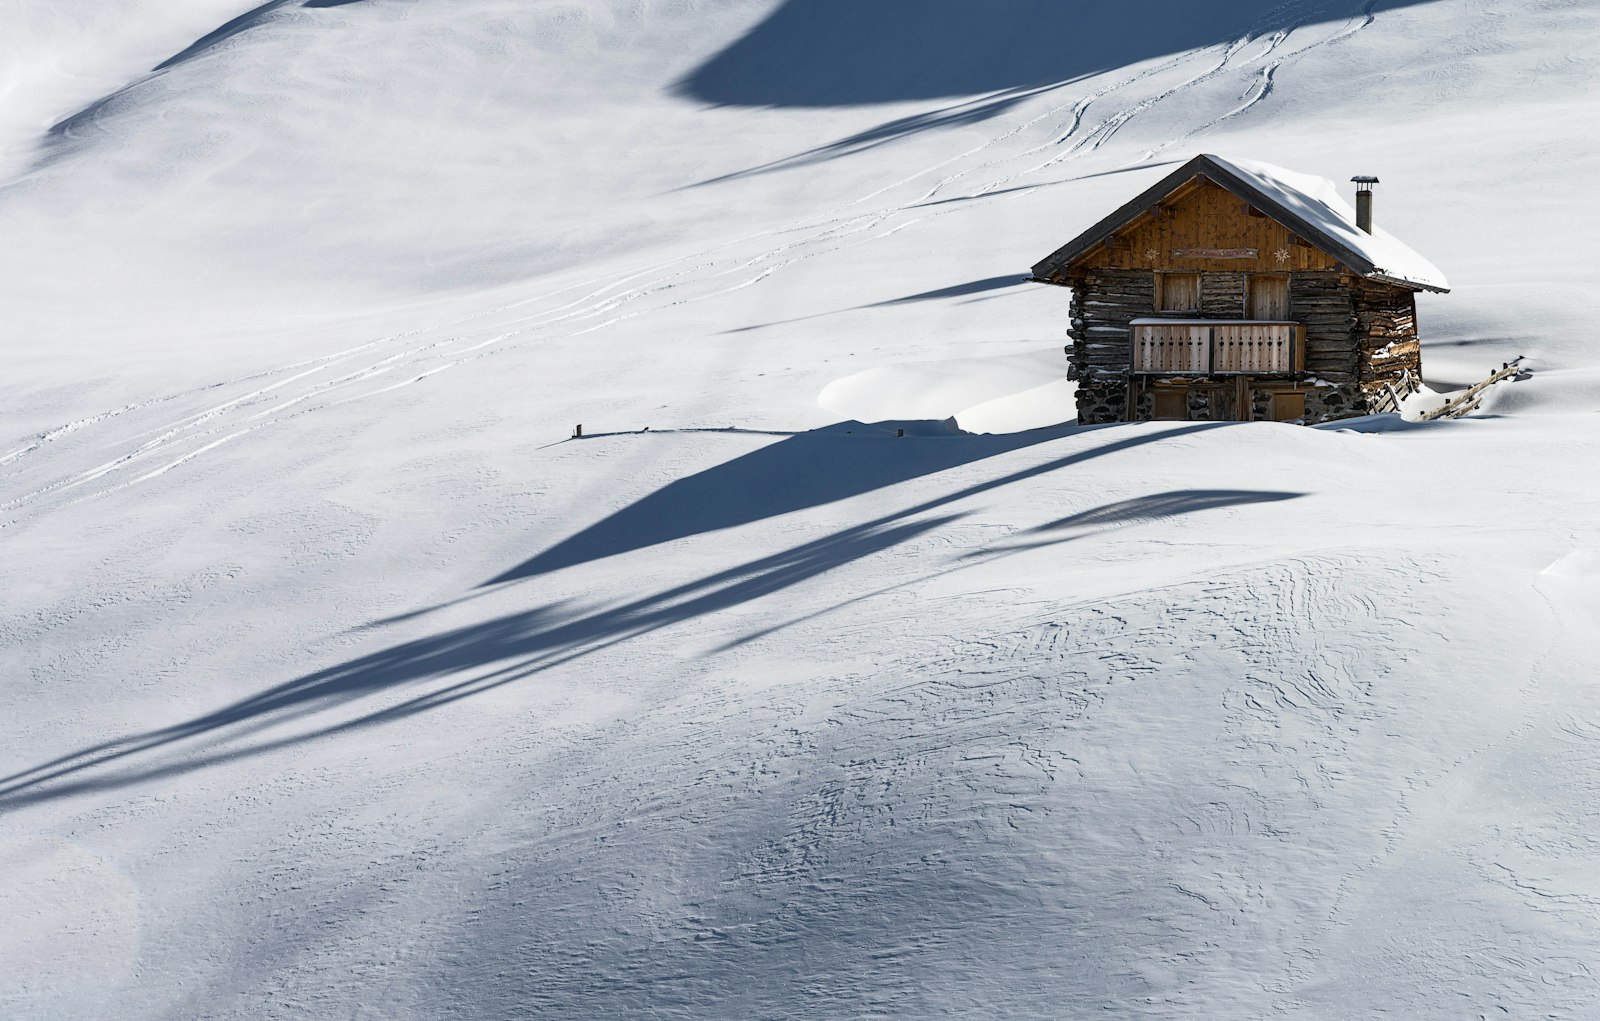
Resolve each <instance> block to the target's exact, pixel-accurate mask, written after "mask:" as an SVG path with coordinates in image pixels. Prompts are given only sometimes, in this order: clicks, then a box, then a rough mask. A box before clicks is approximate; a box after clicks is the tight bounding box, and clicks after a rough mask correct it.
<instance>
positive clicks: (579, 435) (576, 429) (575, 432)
mask: <svg viewBox="0 0 1600 1021" xmlns="http://www.w3.org/2000/svg"><path fill="white" fill-rule="evenodd" d="M572 438H573V439H575V440H581V439H583V426H581V425H575V426H573V427H572Z"/></svg>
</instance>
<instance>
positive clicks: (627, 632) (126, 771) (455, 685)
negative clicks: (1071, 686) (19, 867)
mask: <svg viewBox="0 0 1600 1021" xmlns="http://www.w3.org/2000/svg"><path fill="white" fill-rule="evenodd" d="M1228 425H1229V423H1220V422H1201V423H1195V424H1193V425H1189V426H1184V427H1180V428H1175V429H1169V430H1164V431H1161V432H1151V431H1146V430H1140V432H1139V434H1138V435H1135V436H1127V437H1126V438H1124V439H1121V440H1115V441H1113V442H1109V443H1105V444H1103V445H1101V446H1098V447H1092V448H1090V449H1088V450H1080V451H1076V452H1074V453H1071V454H1067V455H1064V456H1063V457H1060V458H1056V459H1054V460H1051V461H1046V462H1044V463H1041V464H1037V465H1033V466H1031V467H1028V468H1024V469H1020V470H1018V471H1015V472H1011V473H1010V474H1007V475H1003V476H1000V477H998V478H993V479H989V480H986V481H984V482H979V483H976V484H973V485H970V486H967V487H965V488H962V489H959V490H955V491H952V492H949V493H946V494H944V495H942V496H938V497H935V498H934V499H932V500H927V501H924V502H922V503H920V504H916V505H914V506H911V507H907V508H904V509H902V510H899V511H895V512H892V513H890V514H886V515H883V516H881V517H879V518H876V519H874V520H872V521H867V522H864V523H862V524H859V525H854V526H851V527H849V528H846V529H843V530H841V531H839V532H837V533H835V534H833V535H830V536H827V537H825V538H822V539H818V540H814V541H812V542H807V543H802V544H800V545H798V546H794V547H792V548H790V549H787V550H783V551H781V552H779V553H776V554H773V555H770V556H766V557H761V558H758V559H756V560H753V561H750V562H747V563H744V564H741V565H738V566H736V567H733V568H729V569H727V570H724V571H719V572H717V573H715V574H712V575H709V576H707V577H704V578H700V579H696V580H694V581H691V582H687V583H685V584H682V585H677V586H674V587H672V588H669V589H666V590H663V591H661V592H657V593H653V594H651V595H648V596H644V597H641V598H638V599H635V600H633V601H631V602H627V603H623V604H620V605H616V606H609V607H607V606H592V607H584V608H580V607H576V606H572V605H570V604H567V603H555V604H550V605H546V606H540V607H535V608H533V609H529V610H523V611H518V612H516V613H511V614H506V615H504V616H501V617H498V618H495V619H493V620H489V621H484V622H480V623H477V624H470V625H465V626H462V627H457V628H452V629H449V630H446V631H443V632H440V633H437V634H431V635H427V636H424V637H422V638H416V639H412V640H410V641H406V642H401V643H399V644H397V645H394V646H392V647H390V648H387V649H383V650H381V651H379V652H375V653H370V654H368V655H364V656H359V657H357V658H355V659H351V660H348V661H346V662H344V663H341V664H339V665H337V666H333V667H330V668H328V669H325V670H319V671H316V672H314V673H310V674H306V675H305V676H303V677H299V678H297V679H295V680H293V681H289V682H287V683H284V684H280V685H277V686H276V687H273V688H270V689H268V690H266V691H264V692H262V693H260V694H258V695H255V696H252V697H251V698H248V699H244V700H242V701H239V702H235V703H233V704H231V705H229V706H225V707H224V708H222V709H219V710H217V711H215V712H211V713H207V714H205V715H202V716H197V717H195V718H193V719H190V720H187V721H184V722H182V723H178V724H174V725H172V726H170V727H163V728H160V729H157V730H152V731H146V732H144V733H140V734H130V735H127V736H125V737H121V738H118V739H116V740H113V741H107V742H102V743H100V744H96V745H92V746H88V747H85V748H81V749H78V750H77V751H74V752H71V753H68V754H66V755H62V756H59V757H57V758H55V759H53V760H50V761H48V762H45V763H42V764H40V765H37V766H34V767H32V768H29V769H26V770H22V771H20V772H17V773H13V774H11V775H10V776H7V777H3V778H0V811H3V810H6V809H16V808H21V807H24V806H27V805H31V804H37V803H40V802H45V801H50V800H54V799H58V798H64V797H69V796H72V795H75V794H82V793H88V792H93V791H104V790H114V789H119V788H122V787H126V786H129V785H131V784H134V783H139V782H142V781H146V780H154V779H161V778H165V777H170V776H177V775H182V774H186V773H190V772H193V771H195V770H198V769H201V768H204V767H207V766H211V765H217V764H221V763H225V762H231V761H236V760H239V759H243V758H248V757H252V756H256V755H261V754H264V753H266V752H270V751H274V750H278V749H284V748H290V747H294V746H297V745H301V744H305V743H307V742H310V741H314V740H318V739H320V738H324V737H331V736H334V735H337V734H342V733H346V732H352V731H355V730H359V729H362V728H366V727H371V726H377V725H380V724H384V723H388V722H392V721H395V720H399V719H404V718H407V717H410V716H413V715H416V714H419V713H423V712H428V711H430V710H433V709H438V708H441V707H443V706H446V705H449V704H451V703H453V702H457V701H460V700H462V699H465V698H470V697H472V696H473V695H477V694H481V693H483V692H486V691H490V690H493V689H495V688H498V687H501V686H502V685H506V684H510V683H513V682H515V681H519V680H524V679H526V678H528V677H531V676H534V675H536V674H539V673H541V672H543V671H545V670H549V669H552V668H554V667H558V666H561V665H562V664H565V663H569V662H572V661H574V660H577V659H581V658H582V657H585V656H589V655H592V654H594V653H596V652H600V651H602V650H604V649H608V648H611V647H613V646H616V645H618V644H620V643H622V642H626V641H629V640H631V639H633V638H637V637H640V636H642V635H645V634H648V633H650V632H653V631H656V630H659V629H661V628H664V627H668V626H671V625H674V624H678V623H682V622H685V621H689V620H693V619H695V618H698V617H701V616H704V615H706V614H710V613H714V612H717V611H719V610H723V609H728V608H730V607H734V606H738V605H742V604H744V603H748V602H750V601H752V600H755V599H759V598H761V597H763V596H767V595H771V594H774V593H777V592H780V591H783V590H785V589H788V588H790V587H792V586H794V585H797V584H799V583H801V582H803V581H806V580H808V579H810V578H814V577H816V576H818V575H820V574H823V573H826V572H828V571H831V570H833V569H835V568H837V567H840V566H842V565H845V564H848V563H853V562H855V561H859V560H861V559H863V558H865V557H868V556H872V555H874V554H877V553H882V552H885V551H887V550H890V549H893V548H895V547H897V546H900V545H902V544H904V543H906V542H908V541H910V540H911V539H913V538H916V537H918V536H920V535H923V534H925V533H928V532H931V531H933V530H934V529H937V528H939V527H942V526H943V525H946V524H949V523H951V522H954V521H957V520H959V519H960V518H961V517H962V516H963V515H962V514H959V513H948V512H945V513H938V514H935V513H933V512H935V511H940V510H941V509H942V508H945V507H947V506H948V505H950V504H952V503H955V502H957V501H960V500H964V499H967V498H970V497H973V496H977V495H980V494H982V493H986V492H990V491H992V490H995V489H999V488H1001V487H1004V486H1008V485H1013V484H1015V483H1018V482H1022V481H1025V480H1027V479H1030V478H1034V477H1036V476H1039V475H1043V474H1046V473H1048V472H1052V471H1058V470H1060V469H1062V468H1067V467H1070V466H1072V465H1075V464H1079V463H1081V462H1083V461H1087V460H1091V459H1093V458H1096V457H1102V456H1105V455H1107V454H1113V453H1118V452H1121V451H1125V450H1129V449H1133V448H1135V447H1138V446H1142V445H1144V444H1147V443H1151V442H1158V441H1160V440H1164V439H1170V438H1174V437H1178V436H1184V435H1190V434H1193V433H1197V432H1202V431H1205V430H1208V429H1217V428H1226V427H1227V426H1228ZM1112 428H1115V427H1112ZM456 674H466V675H467V676H465V677H463V678H462V679H460V680H453V679H452V680H449V683H446V684H444V685H443V686H442V687H437V688H434V689H432V690H428V691H423V692H421V693H419V694H416V695H413V696H412V697H410V698H404V699H402V700H400V701H398V702H395V703H393V704H390V705H387V706H383V707H381V708H377V709H373V710H371V711H368V712H364V713H360V714H359V715H356V716H354V717H351V718H347V719H343V720H339V721H336V722H332V723H327V724H323V725H318V726H313V727H311V728H310V729H308V730H304V731H301V732H299V733H293V734H288V735H284V736H280V737H268V736H265V735H264V732H265V731H267V730H269V729H271V728H277V727H282V726H285V725H287V724H292V723H295V722H298V721H302V720H308V719H311V718H313V717H315V716H319V715H326V714H328V713H331V712H335V711H337V710H339V709H340V708H342V707H345V706H348V705H351V704H354V703H356V702H358V701H361V700H367V699H374V698H379V697H381V696H383V695H386V694H389V693H391V692H395V691H398V690H400V689H403V688H406V687H410V686H413V685H416V684H420V683H424V682H426V681H429V680H436V679H441V678H451V677H452V676H453V675H456ZM252 737H255V738H256V739H255V740H254V741H253V742H251V741H250V739H251V738H252ZM200 739H205V740H208V741H210V742H211V743H210V745H209V746H207V747H204V748H202V749H199V750H195V749H193V748H190V749H189V750H188V751H184V750H182V749H179V748H177V747H175V746H177V745H179V744H180V743H184V742H188V741H191V740H200ZM164 755H170V756H171V757H170V758H167V759H160V757H161V756H164ZM150 758H157V759H160V761H155V762H146V761H145V760H147V759H150Z"/></svg>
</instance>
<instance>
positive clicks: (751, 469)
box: [484, 422, 1127, 585]
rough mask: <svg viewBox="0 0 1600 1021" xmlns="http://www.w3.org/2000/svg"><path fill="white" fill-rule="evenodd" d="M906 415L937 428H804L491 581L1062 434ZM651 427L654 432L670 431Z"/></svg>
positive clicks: (816, 501)
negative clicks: (991, 430) (966, 427)
mask: <svg viewBox="0 0 1600 1021" xmlns="http://www.w3.org/2000/svg"><path fill="white" fill-rule="evenodd" d="M906 425H907V426H909V428H908V430H907V431H908V432H912V433H913V434H915V433H935V435H910V436H906V437H904V438H896V437H895V436H894V435H893V433H892V432H891V431H888V430H886V429H884V428H882V427H880V426H867V425H862V424H861V423H859V422H844V423H840V424H838V425H832V426H828V427H826V428H823V429H813V430H811V431H810V432H803V433H795V434H793V435H790V436H788V437H786V438H784V439H782V440H779V441H778V442H776V443H772V444H769V445H767V446H765V447H761V448H760V449H758V450H752V451H751V452H750V453H748V454H745V455H743V456H741V457H736V458H734V459H733V460H732V461H728V462H726V463H724V464H719V465H717V466H716V467H714V468H707V469H706V470H705V471H703V472H700V473H698V474H696V475H691V476H689V477H688V478H684V479H679V480H678V481H676V482H672V483H669V484H668V485H666V486H664V487H662V488H661V489H658V490H656V491H655V492H654V493H651V494H650V495H649V496H646V497H645V498H644V499H642V500H639V501H638V502H636V503H634V504H631V505H630V506H628V507H624V508H623V509H622V510H619V511H617V512H616V513H615V514H612V515H611V516H610V517H607V518H605V519H604V520H602V521H599V522H597V523H595V524H593V525H590V526H589V527H587V528H585V529H584V530H583V531H581V532H579V533H577V534H576V535H572V536H569V537H568V538H566V539H563V540H561V541H560V542H558V543H556V544H555V545H554V546H552V547H550V548H549V549H546V550H544V551H543V552H541V553H539V554H537V555H536V556H533V557H531V558H529V559H528V560H525V561H523V562H522V563H520V564H518V565H516V566H515V567H512V568H511V569H509V570H507V571H505V572H503V573H501V574H499V575H496V576H495V577H493V578H491V579H489V580H488V581H486V582H484V584H485V585H496V584H499V583H501V582H507V581H517V580H519V579H522V578H532V577H535V576H537V575H541V574H547V573H549V572H550V571H556V570H560V569H561V568H563V567H572V566H575V565H577V564H584V563H588V562H589V561H591V560H601V559H604V558H605V557H611V556H616V555H617V554H619V553H628V552H631V551H633V550H639V549H644V548H646V547H648V546H655V545H657V544H659V543H663V542H671V541H672V540H674V539H682V538H686V537H687V536H691V535H699V534H701V533H703V532H714V531H717V530H719V529H723V528H734V527H737V526H739V525H746V524H750V523H751V522H754V521H761V520H764V519H766V518H771V517H776V516H778V515H780V514H788V513H790V512H792V511H797V510H804V509H806V508H808V507H820V506H822V505H823V504H827V503H833V502H835V501H838V500H844V499H848V498H850V497H852V496H860V495H861V494H863V493H870V492H872V491H873V490H876V489H882V488H884V487H886V486H892V485H895V484H897V483H900V482H906V481H908V480H910V479H915V478H920V477H922V476H924V475H932V474H934V473H936V472H942V471H945V470H947V469H950V468H955V467H957V466H959V465H964V464H971V463H972V462H974V461H980V460H983V459H984V458H988V457H994V456H995V455H996V454H1004V453H1009V452H1010V451H1013V450H1020V449H1022V448H1024V447H1031V446H1033V445H1035V444H1038V443H1044V442H1046V441H1048V440H1053V439H1057V438H1059V437H1060V435H1061V432H1060V431H1059V430H1051V429H1040V430H1036V431H1034V432H1027V433H1013V434H1010V435H1004V436H972V435H964V434H949V433H947V434H945V435H937V432H938V431H939V429H940V426H938V425H936V424H934V423H926V422H923V423H906ZM645 435H646V436H647V437H650V438H651V440H652V441H653V440H654V438H655V437H658V436H660V435H662V434H660V433H648V434H645ZM1124 442H1127V441H1124Z"/></svg>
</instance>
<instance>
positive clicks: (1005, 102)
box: [677, 78, 1077, 191]
mask: <svg viewBox="0 0 1600 1021" xmlns="http://www.w3.org/2000/svg"><path fill="white" fill-rule="evenodd" d="M1074 81H1077V79H1076V78H1073V79H1068V80H1067V81H1060V82H1049V83H1046V84H1040V85H1035V86H1030V87H1027V88H1016V89H1006V90H1004V91H1003V92H1001V93H1000V94H999V95H990V96H982V97H979V98H977V99H969V100H963V101H962V102H959V103H952V104H951V105H949V106H946V107H942V108H940V109H938V110H929V111H927V112H925V113H916V114H910V115H908V116H905V117H896V118H894V119H892V120H888V121H885V122H883V123H882V124H879V125H877V126H875V127H871V128H867V129H865V130H863V131H857V132H855V133H854V134H850V135H846V136H845V137H843V138H840V139H837V140H835V141H832V142H828V143H826V144H824V145H818V146H813V147H812V148H810V149H802V150H801V151H800V152H797V153H794V154H792V155H789V156H782V157H779V158H778V159H775V160H768V161H767V162H766V163H759V164H757V165H755V166H753V167H746V168H744V169H743V170H732V171H729V172H728V173H725V174H718V175H716V176H715V177H708V178H705V179H704V180H700V181H696V182H694V183H693V184H688V185H684V186H683V188H680V189H677V190H680V191H682V190H685V189H689V188H704V187H706V186H708V185H713V184H722V183H724V182H727V181H737V180H740V179H742V178H747V177H758V176H760V175H762V174H770V173H773V172H775V171H779V170H788V169H790V168H793V167H804V166H810V165H812V164H815V163H825V162H827V161H828V160H832V159H836V158H838V157H840V156H852V155H855V154H857V153H862V152H866V151H868V150H869V149H876V148H877V147H878V146H880V145H884V144H886V143H889V142H893V141H895V140H896V139H899V138H903V137H905V136H907V135H915V134H920V133H922V132H924V131H931V130H934V129H938V128H955V127H961V126H963V125H968V124H980V123H982V122H983V121H986V120H990V119H992V118H995V117H998V116H1000V115H1001V114H1003V113H1005V112H1007V111H1008V110H1010V109H1011V108H1012V107H1014V106H1016V105H1017V104H1018V103H1021V102H1022V101H1023V100H1026V99H1028V98H1030V97H1032V96H1036V95H1038V94H1040V93H1043V92H1049V91H1052V90H1054V89H1059V88H1062V87H1063V86H1066V85H1070V84H1072V82H1074Z"/></svg>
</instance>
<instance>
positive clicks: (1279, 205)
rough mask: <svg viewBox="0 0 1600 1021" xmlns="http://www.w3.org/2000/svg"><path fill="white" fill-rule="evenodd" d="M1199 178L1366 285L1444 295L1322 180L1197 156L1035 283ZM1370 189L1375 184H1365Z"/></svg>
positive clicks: (1063, 253) (1428, 270)
mask: <svg viewBox="0 0 1600 1021" xmlns="http://www.w3.org/2000/svg"><path fill="white" fill-rule="evenodd" d="M1202 176H1203V177H1206V178H1208V179H1209V180H1211V181H1212V182H1213V183H1215V184H1218V185H1221V186H1222V187H1223V188H1226V189H1227V190H1228V191H1231V192H1233V193H1234V194H1235V195H1237V196H1239V197H1240V198H1242V199H1244V200H1245V201H1247V202H1249V203H1250V204H1251V205H1252V206H1254V207H1255V208H1257V209H1259V210H1261V211H1262V212H1264V213H1266V214H1267V215H1268V216H1270V217H1272V218H1273V219H1275V220H1277V221H1278V222H1279V223H1281V224H1283V225H1284V226H1285V227H1288V228H1289V229H1290V230H1291V231H1293V232H1294V233H1295V234H1297V235H1299V236H1300V237H1302V238H1304V239H1305V240H1307V241H1309V242H1311V243H1312V244H1313V245H1315V246H1316V247H1318V248H1320V249H1321V250H1322V251H1324V252H1326V253H1328V254H1329V255H1331V256H1333V257H1334V258H1335V259H1337V260H1339V261H1340V262H1341V263H1343V264H1344V265H1345V266H1347V267H1349V268H1350V269H1351V270H1352V271H1353V272H1355V273H1358V274H1360V275H1361V276H1364V277H1367V278H1368V279H1371V280H1381V281H1383V282H1385V283H1390V284H1398V285H1400V286H1402V287H1410V288H1414V289H1416V290H1419V291H1441V292H1443V291H1448V290H1450V285H1449V283H1447V282H1446V281H1445V276H1444V274H1443V273H1441V272H1439V270H1438V268H1437V267H1435V266H1434V265H1433V263H1431V262H1429V261H1428V260H1427V259H1424V258H1423V257H1422V256H1420V255H1418V254H1417V253H1416V252H1415V251H1413V250H1412V249H1411V248H1409V247H1407V245H1406V244H1405V243H1404V242H1402V241H1401V240H1400V239H1399V238H1396V237H1394V236H1393V235H1392V234H1390V233H1388V232H1387V231H1385V230H1383V229H1382V228H1379V227H1373V228H1372V229H1371V230H1370V231H1369V230H1366V229H1364V228H1362V227H1360V226H1358V225H1357V223H1356V211H1355V210H1354V209H1351V208H1350V204H1349V203H1348V202H1346V201H1345V200H1344V199H1343V198H1341V197H1340V196H1339V189H1338V188H1337V187H1336V186H1335V185H1334V183H1333V182H1332V181H1330V180H1328V179H1327V178H1325V177H1315V176H1313V175H1311V174H1300V173H1296V172H1294V171H1292V170H1285V169H1283V168H1282V167H1275V166H1273V165H1272V164H1270V163H1260V162H1257V161H1255V160H1242V159H1225V158H1223V157H1221V156H1216V155H1212V154H1210V153H1203V154H1201V155H1199V156H1196V157H1195V158H1194V159H1192V160H1190V161H1189V162H1187V163H1185V164H1184V165H1183V166H1181V167H1179V168H1177V169H1176V170H1174V171H1172V172H1171V173H1170V174H1168V175H1167V176H1166V177H1164V178H1162V179H1161V180H1159V181H1157V182H1156V183H1155V184H1153V185H1151V186H1150V187H1149V188H1147V189H1146V190H1145V191H1144V192H1143V193H1141V194H1140V195H1138V196H1136V197H1134V198H1133V199H1132V200H1130V201H1129V202H1128V203H1126V204H1125V205H1123V206H1122V208H1120V209H1118V210H1117V211H1115V212H1113V213H1111V214H1110V215H1109V216H1107V217H1106V218H1105V219H1103V220H1101V221H1100V222H1099V223H1097V224H1095V225H1094V226H1093V227H1090V228H1089V229H1088V230H1086V231H1084V232H1083V233H1082V234H1080V235H1078V236H1077V237H1076V238H1074V239H1073V240H1071V241H1069V242H1067V243H1066V244H1065V245H1063V246H1062V247H1060V248H1058V249H1057V250H1056V251H1055V252H1053V253H1052V254H1051V255H1050V256H1049V257H1048V258H1046V259H1045V260H1044V261H1043V262H1040V263H1038V264H1037V265H1035V266H1034V267H1033V275H1034V278H1035V279H1039V280H1044V281H1047V282H1050V283H1065V281H1064V280H1062V279H1059V277H1058V276H1057V275H1058V274H1060V273H1061V272H1062V271H1063V270H1065V269H1066V268H1067V267H1068V266H1069V265H1071V264H1072V262H1073V261H1074V260H1075V259H1077V258H1078V257H1080V256H1082V255H1083V254H1084V253H1086V252H1088V251H1089V250H1090V249H1092V248H1094V247H1095V246H1096V245H1098V244H1099V243H1100V242H1101V241H1102V240H1104V239H1105V238H1106V237H1108V236H1110V235H1111V234H1114V233H1115V232H1116V231H1118V230H1120V229H1121V228H1122V227H1124V226H1126V225H1127V224H1128V223H1129V222H1130V221H1132V220H1133V219H1134V218H1135V217H1137V216H1139V215H1140V214H1142V213H1144V212H1146V211H1147V210H1149V209H1150V208H1151V207H1152V206H1154V205H1156V204H1157V203H1158V202H1160V201H1161V199H1163V198H1165V197H1167V196H1168V195H1170V194H1172V193H1173V192H1174V191H1176V190H1177V189H1178V188H1179V187H1181V186H1182V185H1183V184H1184V183H1185V182H1188V181H1191V180H1193V179H1194V178H1196V177H1202ZM1373 183H1375V181H1374V182H1373Z"/></svg>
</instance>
